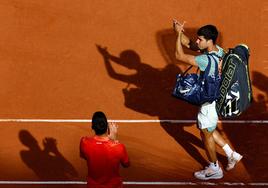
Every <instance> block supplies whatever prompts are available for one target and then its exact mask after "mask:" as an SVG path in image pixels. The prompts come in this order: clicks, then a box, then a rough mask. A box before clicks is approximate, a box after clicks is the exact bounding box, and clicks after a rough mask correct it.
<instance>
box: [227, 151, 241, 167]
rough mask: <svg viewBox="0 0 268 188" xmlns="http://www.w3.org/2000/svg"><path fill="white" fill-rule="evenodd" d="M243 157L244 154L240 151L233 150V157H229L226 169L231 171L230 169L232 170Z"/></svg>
mask: <svg viewBox="0 0 268 188" xmlns="http://www.w3.org/2000/svg"><path fill="white" fill-rule="evenodd" d="M242 158H243V156H242V155H240V154H239V153H237V152H235V151H234V152H233V153H232V155H231V157H228V164H227V167H226V170H227V171H229V170H232V169H233V168H234V167H235V165H236V164H237V163H238V162H239V161H240V160H241V159H242Z"/></svg>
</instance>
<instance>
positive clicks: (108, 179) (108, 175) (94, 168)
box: [81, 136, 129, 188]
mask: <svg viewBox="0 0 268 188" xmlns="http://www.w3.org/2000/svg"><path fill="white" fill-rule="evenodd" d="M81 153H82V156H83V157H84V158H86V160H87V165H88V185H92V186H94V187H109V188H110V187H121V186H122V178H121V176H120V174H119V167H120V164H122V165H123V166H127V165H128V163H129V161H128V156H127V153H126V150H125V147H124V145H123V144H120V143H119V142H118V141H112V140H110V139H109V138H107V137H98V136H95V137H93V138H89V137H84V138H82V139H81Z"/></svg>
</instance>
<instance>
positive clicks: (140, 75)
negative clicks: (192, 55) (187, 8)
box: [97, 45, 207, 165]
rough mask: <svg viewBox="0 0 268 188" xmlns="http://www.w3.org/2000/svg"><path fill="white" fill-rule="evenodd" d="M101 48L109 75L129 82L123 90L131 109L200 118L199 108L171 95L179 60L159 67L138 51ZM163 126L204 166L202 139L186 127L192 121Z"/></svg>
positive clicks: (168, 116) (160, 116)
mask: <svg viewBox="0 0 268 188" xmlns="http://www.w3.org/2000/svg"><path fill="white" fill-rule="evenodd" d="M97 49H98V51H99V52H100V54H101V55H102V56H103V59H104V63H105V66H106V70H107V72H108V74H109V76H110V77H111V78H113V79H116V80H119V81H122V82H124V83H127V86H126V88H123V89H122V93H123V95H124V97H125V106H126V107H127V108H130V109H132V110H134V111H136V112H139V113H143V114H147V115H150V116H156V117H158V119H159V120H167V119H184V120H185V119H195V118H196V114H197V110H198V109H197V107H195V106H193V105H189V104H187V103H186V102H184V101H181V100H178V99H176V98H174V97H172V96H171V93H172V89H173V87H174V84H175V78H176V74H178V73H181V69H180V68H179V67H178V66H176V65H175V62H173V63H169V64H167V65H166V66H165V67H164V68H161V69H157V68H154V67H152V66H151V65H150V64H145V63H143V62H142V61H141V58H140V56H139V55H138V54H137V52H135V51H134V50H124V51H122V52H121V53H120V55H119V56H118V57H117V56H115V55H112V54H110V53H109V52H108V50H107V48H103V47H101V46H99V45H97ZM112 63H115V64H118V65H121V66H124V67H126V68H128V69H134V70H136V73H135V74H132V75H124V74H120V73H118V72H116V70H115V69H114V68H113V66H112ZM186 109H187V110H186ZM161 126H162V127H163V128H164V130H165V131H166V132H167V133H168V134H169V135H170V136H172V137H173V138H174V139H175V140H176V141H177V142H178V144H180V145H181V146H182V147H183V148H184V149H185V151H186V152H188V153H189V154H190V155H191V156H192V158H194V159H195V160H196V161H198V162H199V163H200V164H201V165H206V164H207V163H206V160H205V159H204V158H203V157H202V155H201V154H200V153H199V152H198V150H197V149H196V147H200V148H203V144H202V142H201V140H200V139H199V138H197V137H196V136H194V135H193V134H191V133H189V132H187V131H185V130H184V127H185V126H192V125H191V124H179V125H176V124H169V123H161Z"/></svg>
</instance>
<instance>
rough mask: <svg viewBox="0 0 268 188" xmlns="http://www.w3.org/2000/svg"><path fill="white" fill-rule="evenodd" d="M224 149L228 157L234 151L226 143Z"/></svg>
mask: <svg viewBox="0 0 268 188" xmlns="http://www.w3.org/2000/svg"><path fill="white" fill-rule="evenodd" d="M222 149H223V150H224V152H225V153H226V155H227V157H231V155H232V153H233V152H234V151H233V150H232V149H231V148H230V146H229V145H228V144H225V145H224V146H223V147H222Z"/></svg>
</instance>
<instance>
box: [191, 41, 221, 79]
mask: <svg viewBox="0 0 268 188" xmlns="http://www.w3.org/2000/svg"><path fill="white" fill-rule="evenodd" d="M216 47H217V48H218V51H217V52H216V51H211V52H208V54H210V53H216V54H217V55H218V56H219V57H223V55H224V51H223V49H222V48H221V47H219V46H218V45H216ZM213 57H214V58H215V59H216V63H219V58H218V57H216V56H213ZM211 60H212V61H211V68H210V71H209V75H211V74H213V73H214V71H215V62H214V61H213V59H212V58H211ZM195 62H196V63H197V65H198V67H199V69H200V70H201V71H205V69H206V68H207V65H208V56H207V55H206V54H202V55H198V56H196V57H195Z"/></svg>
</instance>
